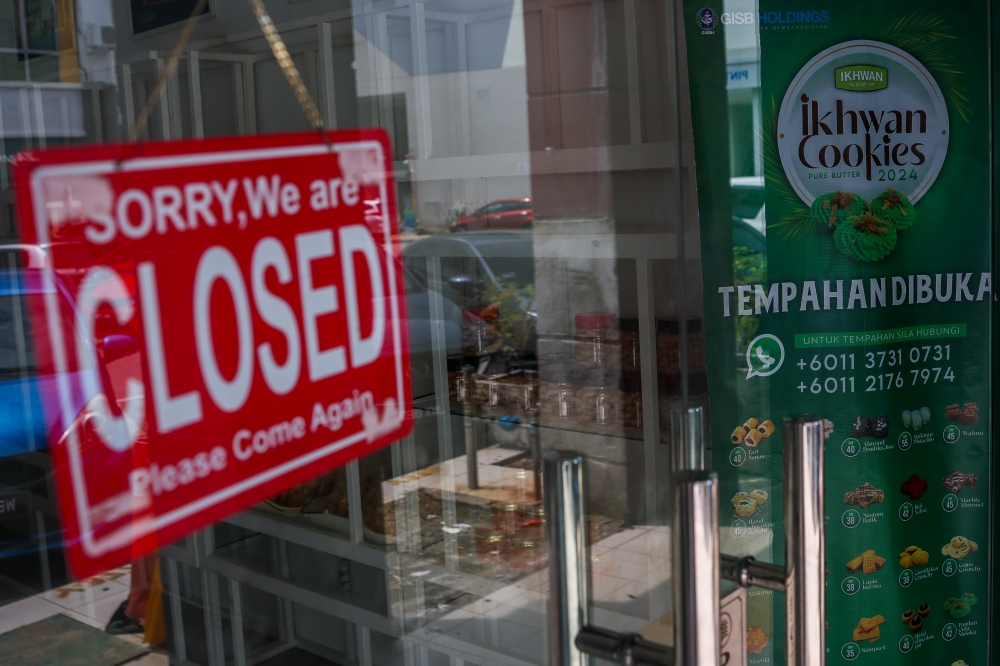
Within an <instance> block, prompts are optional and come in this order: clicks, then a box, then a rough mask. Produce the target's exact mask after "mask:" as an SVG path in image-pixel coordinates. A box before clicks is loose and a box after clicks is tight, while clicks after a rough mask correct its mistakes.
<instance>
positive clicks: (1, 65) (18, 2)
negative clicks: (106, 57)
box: [0, 0, 80, 83]
mask: <svg viewBox="0 0 1000 666" xmlns="http://www.w3.org/2000/svg"><path fill="white" fill-rule="evenodd" d="M0 79H2V80H7V81H59V82H63V83H70V82H78V81H79V80H80V75H79V62H78V60H77V57H76V21H75V19H74V15H73V0H0Z"/></svg>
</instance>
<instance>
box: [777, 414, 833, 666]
mask: <svg viewBox="0 0 1000 666" xmlns="http://www.w3.org/2000/svg"><path fill="white" fill-rule="evenodd" d="M782 440H783V441H784V459H785V573H786V575H787V577H788V578H787V581H786V583H785V589H786V592H785V606H786V613H785V616H786V620H785V621H786V622H787V641H788V655H787V659H788V662H787V663H788V666H822V665H823V663H824V660H825V658H826V636H825V634H826V632H825V631H824V629H823V626H824V623H823V621H824V617H825V616H824V611H825V602H826V598H825V596H826V590H825V584H826V580H825V575H824V572H825V570H826V561H825V559H826V558H825V555H824V550H823V549H824V546H825V544H824V537H823V529H824V522H825V514H824V511H825V507H824V503H823V420H822V419H820V418H818V417H816V416H799V417H796V418H793V419H785V422H784V431H783V436H782Z"/></svg>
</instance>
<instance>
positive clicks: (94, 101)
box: [89, 84, 104, 143]
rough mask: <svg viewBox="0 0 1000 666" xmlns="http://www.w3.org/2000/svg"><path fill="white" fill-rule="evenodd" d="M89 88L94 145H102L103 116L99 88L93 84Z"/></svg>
mask: <svg viewBox="0 0 1000 666" xmlns="http://www.w3.org/2000/svg"><path fill="white" fill-rule="evenodd" d="M89 88H90V109H91V113H93V114H94V143H104V116H103V115H101V86H100V85H98V84H94V85H91V86H89Z"/></svg>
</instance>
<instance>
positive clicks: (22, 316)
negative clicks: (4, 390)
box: [0, 293, 35, 380]
mask: <svg viewBox="0 0 1000 666" xmlns="http://www.w3.org/2000/svg"><path fill="white" fill-rule="evenodd" d="M29 333H30V332H29V331H28V312H27V308H26V307H25V302H24V295H23V294H16V293H15V294H3V295H0V380H4V379H10V378H11V377H22V376H30V375H33V374H35V359H34V353H33V350H32V349H31V344H30V342H31V338H30V334H29Z"/></svg>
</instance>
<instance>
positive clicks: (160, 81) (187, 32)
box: [128, 0, 208, 143]
mask: <svg viewBox="0 0 1000 666" xmlns="http://www.w3.org/2000/svg"><path fill="white" fill-rule="evenodd" d="M207 4H208V0H198V3H197V4H196V5H195V6H194V9H193V10H191V16H189V17H188V20H187V22H186V23H185V24H184V28H183V29H182V30H181V32H180V34H179V35H177V42H176V43H175V44H174V50H173V51H171V53H170V57H169V58H168V59H167V63H166V65H165V66H164V68H163V69H162V70H161V71H160V76H159V77H158V78H157V79H156V85H155V86H153V90H152V91H151V92H150V93H149V97H147V98H146V105H145V106H144V107H142V111H140V112H139V117H138V118H136V119H135V125H133V126H132V131H131V132H129V135H128V140H129V143H135V141H136V139H137V138H138V137H139V134H140V133H141V132H142V130H144V129H145V128H146V123H147V122H149V114H151V113H152V112H153V109H154V108H155V107H156V104H157V103H158V102H159V101H160V96H161V95H162V94H163V89H164V88H165V87H166V84H167V79H168V78H169V77H170V76H171V75H172V74H173V73H174V70H175V69H177V61H178V60H179V59H180V57H181V53H183V52H184V47H185V46H187V42H188V39H190V38H191V32H192V31H193V30H194V25H195V23H197V21H198V17H199V16H200V15H201V12H202V10H204V9H205V5H207Z"/></svg>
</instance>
